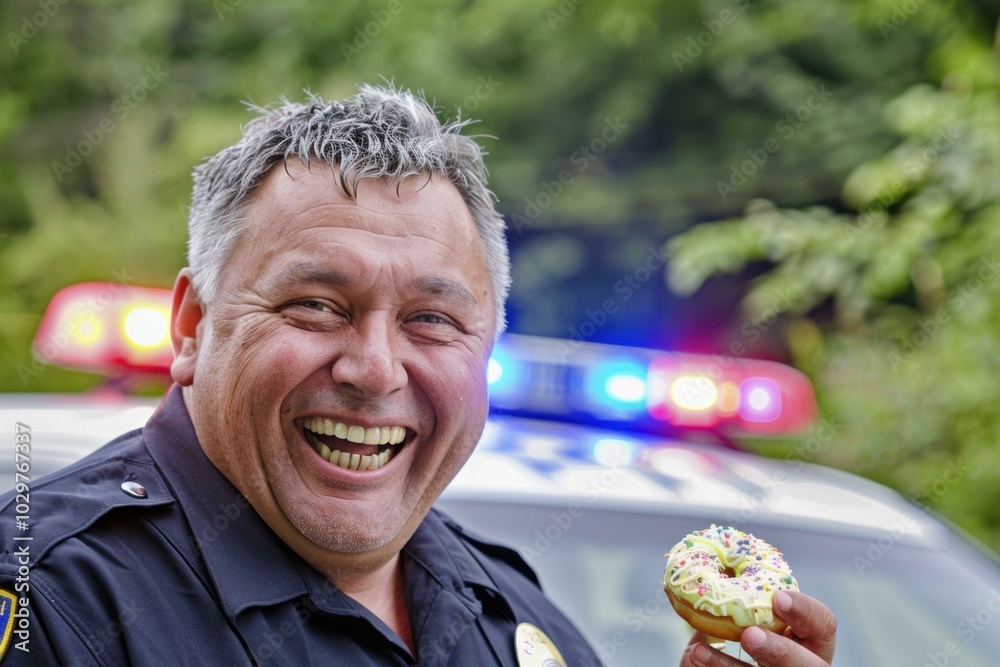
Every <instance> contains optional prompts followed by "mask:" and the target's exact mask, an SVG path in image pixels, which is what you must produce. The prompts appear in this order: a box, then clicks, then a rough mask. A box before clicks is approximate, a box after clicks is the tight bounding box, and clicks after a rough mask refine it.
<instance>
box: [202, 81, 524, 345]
mask: <svg viewBox="0 0 1000 667" xmlns="http://www.w3.org/2000/svg"><path fill="white" fill-rule="evenodd" d="M255 109H256V110H257V111H258V112H259V113H260V114H261V115H260V116H259V117H258V118H255V119H254V120H252V121H250V123H248V124H247V126H246V127H245V128H244V130H243V137H242V138H241V139H240V140H239V141H238V142H237V143H236V144H235V145H233V146H230V147H228V148H225V149H223V150H222V151H220V152H219V153H217V154H216V155H214V156H212V157H210V158H208V159H207V160H205V161H204V162H203V163H202V164H201V165H199V166H198V167H197V168H195V170H194V191H193V193H192V198H191V211H190V215H189V219H188V234H189V240H188V263H189V264H190V267H191V273H192V281H193V283H194V287H195V289H196V290H197V292H198V295H199V297H200V298H202V299H203V300H206V301H208V300H211V299H212V297H213V296H214V295H215V293H216V291H217V289H218V286H219V279H220V274H221V273H222V268H223V265H224V264H225V263H226V260H227V259H228V258H229V256H230V254H231V252H232V250H233V247H234V246H235V244H236V241H237V240H238V239H239V236H240V234H241V232H242V231H243V217H242V214H243V212H244V209H245V207H246V206H247V205H248V204H249V202H250V200H251V197H252V196H253V194H254V191H255V189H256V187H257V186H258V185H259V184H260V182H261V180H262V179H263V178H264V176H265V175H267V173H268V172H269V171H270V170H271V168H272V167H273V166H274V165H275V164H277V163H278V162H283V161H284V160H287V159H288V158H290V157H297V158H299V159H300V160H301V161H302V162H303V163H305V164H306V165H309V164H310V161H311V160H313V159H318V160H320V161H322V162H323V163H325V164H328V165H331V166H333V165H336V166H338V167H339V170H340V184H341V186H342V187H343V188H344V191H345V192H346V193H347V194H348V195H349V196H352V197H353V196H355V193H356V192H357V187H358V183H359V182H360V181H361V179H363V178H384V179H387V180H389V181H390V182H391V183H397V184H398V183H399V181H401V180H402V179H404V178H406V177H407V176H412V175H419V174H427V175H432V174H439V175H442V176H445V177H446V178H447V179H448V180H449V181H451V182H452V183H453V184H454V185H455V187H456V188H458V191H459V193H461V195H462V199H463V200H464V201H465V203H466V205H467V206H468V207H469V211H470V213H471V214H472V219H473V220H474V221H475V224H476V229H477V231H478V232H479V236H480V238H481V239H482V242H483V246H484V248H485V251H486V265H487V269H488V270H489V275H490V281H491V283H492V288H493V301H494V304H495V309H496V334H497V335H499V334H500V333H501V332H502V331H503V329H504V325H505V303H506V300H507V292H508V290H509V288H510V258H509V256H508V252H507V240H506V237H505V234H504V230H505V225H504V221H503V217H502V216H501V215H500V214H499V213H498V212H497V211H496V208H495V206H494V201H495V197H494V195H493V193H492V192H490V190H489V189H488V188H487V185H486V181H487V172H486V167H485V165H484V164H483V157H482V156H483V152H482V149H481V148H480V147H479V146H478V145H477V144H476V142H475V141H474V140H473V139H472V138H471V137H468V136H464V135H462V134H460V132H461V130H462V128H463V127H465V126H466V125H467V124H468V123H469V121H468V120H465V121H462V120H458V121H455V122H450V123H445V124H442V123H441V121H439V120H438V117H437V114H436V113H435V112H434V109H433V108H432V107H431V106H430V105H429V104H428V103H427V102H426V101H425V100H423V99H421V98H420V97H417V96H415V95H413V94H412V93H410V92H409V91H404V90H396V89H394V88H385V87H381V86H370V85H363V86H360V87H359V92H358V94H356V95H354V96H353V97H350V98H348V99H346V100H344V101H343V102H324V101H323V100H322V99H320V98H319V97H317V96H314V95H310V96H309V100H308V102H307V103H306V104H295V103H291V102H289V101H288V100H286V99H284V98H282V100H281V104H280V105H279V106H276V107H273V108H269V109H265V108H260V107H255Z"/></svg>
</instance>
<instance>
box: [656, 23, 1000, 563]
mask: <svg viewBox="0 0 1000 667" xmlns="http://www.w3.org/2000/svg"><path fill="white" fill-rule="evenodd" d="M956 8H957V5H952V6H951V7H950V8H949V10H948V11H947V12H945V11H944V10H943V9H941V8H938V9H937V10H934V9H932V5H930V4H928V5H925V6H923V7H922V8H921V10H920V12H921V13H920V14H915V15H914V16H913V18H912V21H914V22H915V21H917V20H927V21H932V22H933V24H932V27H933V31H929V32H928V35H927V37H928V39H930V40H931V41H930V42H929V45H930V47H931V48H930V50H929V52H928V54H927V57H926V63H927V70H928V75H927V80H926V81H924V82H920V83H916V84H914V85H912V86H910V87H908V88H907V89H906V90H904V91H902V92H900V93H899V94H898V95H897V96H896V97H895V98H894V99H892V100H891V101H890V102H889V103H888V104H887V105H885V107H884V109H883V110H882V118H883V119H884V122H886V123H887V124H888V125H889V127H891V128H892V130H893V132H894V133H895V134H896V135H897V137H898V140H897V141H896V142H895V144H894V145H893V146H892V147H891V148H889V149H888V150H886V151H884V152H882V153H881V154H879V155H876V156H874V157H871V158H870V159H868V160H865V161H864V162H862V163H860V164H858V165H857V166H856V167H855V168H854V169H852V170H851V172H850V173H849V174H848V176H847V178H846V179H845V182H844V185H843V189H842V192H841V202H840V204H839V205H838V206H835V207H830V206H812V207H806V208H797V209H795V208H789V209H785V208H779V207H778V206H776V205H775V204H774V203H772V202H771V201H767V200H762V199H757V200H754V201H751V202H749V203H748V205H747V206H746V209H745V211H744V213H743V215H742V216H740V217H738V218H732V219H727V220H722V221H719V222H713V223H708V224H704V225H701V226H698V227H695V228H694V229H691V230H690V231H688V232H687V233H685V234H682V235H680V236H677V237H675V238H674V239H673V240H672V242H671V244H670V248H671V249H672V250H673V251H674V252H675V253H676V256H675V258H674V262H673V263H672V265H671V267H670V270H671V273H670V283H671V285H672V287H673V288H674V289H676V290H678V291H680V292H683V293H691V292H692V291H694V290H695V289H697V288H698V287H699V286H700V285H702V283H704V282H705V281H706V280H708V279H709V278H710V277H711V276H712V275H714V274H716V273H720V272H731V271H736V270H740V269H742V268H743V267H745V266H747V265H748V264H756V263H759V262H765V263H766V266H767V267H768V268H767V269H766V270H764V271H763V272H762V273H761V274H760V275H759V276H758V277H757V278H756V279H755V281H754V282H753V284H752V286H751V288H750V290H749V292H748V294H747V296H746V299H745V301H744V305H745V307H746V308H745V311H746V314H747V317H750V318H753V317H758V316H759V315H760V313H762V312H764V311H766V310H767V309H774V310H777V311H778V312H781V313H783V315H784V320H783V322H784V333H785V336H786V340H787V344H788V346H789V348H790V350H791V352H792V354H793V356H794V360H795V363H796V365H798V366H799V367H800V368H802V369H804V370H805V371H806V372H807V373H809V374H810V376H811V377H812V378H813V380H814V382H815V383H816V386H817V390H818V394H819V399H820V402H821V406H822V411H823V413H824V414H825V416H826V417H827V418H828V419H830V420H832V422H833V423H834V424H835V425H836V426H837V429H836V435H835V437H834V438H833V439H832V440H831V441H830V442H828V443H826V445H825V446H824V447H823V448H822V449H821V450H820V452H818V454H817V456H816V460H818V461H819V462H822V463H825V464H829V465H833V466H837V467H840V468H844V469H848V470H852V471H854V472H857V473H860V474H863V475H866V476H868V477H871V478H874V479H876V480H879V481H881V482H884V483H886V484H889V485H891V486H893V487H896V488H898V489H901V490H902V491H904V492H906V493H908V494H909V495H911V496H913V497H916V498H918V499H920V500H922V501H924V502H925V503H926V504H928V505H929V506H930V507H932V508H934V509H936V510H938V511H940V512H941V513H943V514H945V515H947V516H949V517H950V518H951V519H953V520H954V521H956V522H957V523H958V524H959V525H961V526H963V527H964V528H965V529H967V530H969V531H970V532H972V533H974V534H976V535H978V536H979V537H980V538H982V539H983V540H985V541H986V542H987V543H988V544H989V545H990V546H992V547H993V548H994V549H1000V451H998V444H1000V414H998V411H997V405H1000V382H998V380H997V378H998V377H1000V339H998V332H1000V58H998V54H997V50H996V47H995V45H994V44H993V43H992V40H991V36H992V35H991V32H990V31H986V30H983V24H982V22H981V21H979V20H976V17H975V16H974V15H972V14H967V15H963V14H962V13H961V12H959V11H956ZM925 10H927V11H928V12H930V15H928V16H927V17H926V18H925V17H924V16H923V14H922V12H924V11H925ZM889 38H890V39H896V35H895V34H894V33H890V34H889Z"/></svg>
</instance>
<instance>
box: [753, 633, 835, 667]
mask: <svg viewBox="0 0 1000 667" xmlns="http://www.w3.org/2000/svg"><path fill="white" fill-rule="evenodd" d="M740 644H741V645H742V646H743V648H744V649H745V650H746V652H747V653H749V654H750V655H751V656H752V657H753V659H754V660H756V661H757V664H758V665H760V667H829V665H830V663H828V662H827V661H826V660H825V659H824V658H822V657H820V656H818V655H816V654H815V653H813V652H812V651H810V650H809V649H807V648H805V647H804V646H802V645H801V644H799V643H798V642H796V641H795V640H794V639H789V638H788V637H782V636H781V635H778V634H775V633H773V632H771V631H770V630H765V629H763V628H758V627H756V626H755V627H752V628H747V629H746V630H744V631H743V635H742V636H741V637H740Z"/></svg>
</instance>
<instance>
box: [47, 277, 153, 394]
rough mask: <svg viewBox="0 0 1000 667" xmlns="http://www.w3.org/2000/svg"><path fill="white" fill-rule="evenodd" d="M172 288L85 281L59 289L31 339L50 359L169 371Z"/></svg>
mask: <svg viewBox="0 0 1000 667" xmlns="http://www.w3.org/2000/svg"><path fill="white" fill-rule="evenodd" d="M170 305H171V294H170V290H167V289H158V288H152V287H130V286H125V285H121V284H117V283H80V284H77V285H72V286H70V287H66V288H64V289H62V290H60V291H59V292H57V293H56V295H55V296H54V297H52V301H50V302H49V307H48V309H47V310H46V311H45V315H44V316H43V317H42V322H41V324H40V325H39V327H38V332H37V333H36V334H35V340H34V343H33V345H32V347H33V349H34V351H35V354H37V355H38V356H39V357H41V358H42V359H44V360H45V361H46V362H47V363H50V364H54V365H57V366H65V367H67V368H75V369H79V370H86V371H91V372H95V373H101V374H105V375H120V374H122V373H123V372H124V373H137V372H139V373H155V374H165V373H169V371H170V362H171V361H172V360H173V350H172V348H171V346H170Z"/></svg>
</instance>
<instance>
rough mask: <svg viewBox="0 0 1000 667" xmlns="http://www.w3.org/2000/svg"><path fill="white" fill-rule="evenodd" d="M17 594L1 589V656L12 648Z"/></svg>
mask: <svg viewBox="0 0 1000 667" xmlns="http://www.w3.org/2000/svg"><path fill="white" fill-rule="evenodd" d="M16 608H17V596H15V595H14V594H13V593H11V592H9V591H5V590H3V589H0V632H2V633H3V634H2V636H0V658H2V657H3V656H4V654H5V653H7V649H9V648H10V639H11V635H12V634H13V633H14V621H15V620H16V619H15V618H14V612H15V611H16V610H17V609H16Z"/></svg>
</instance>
